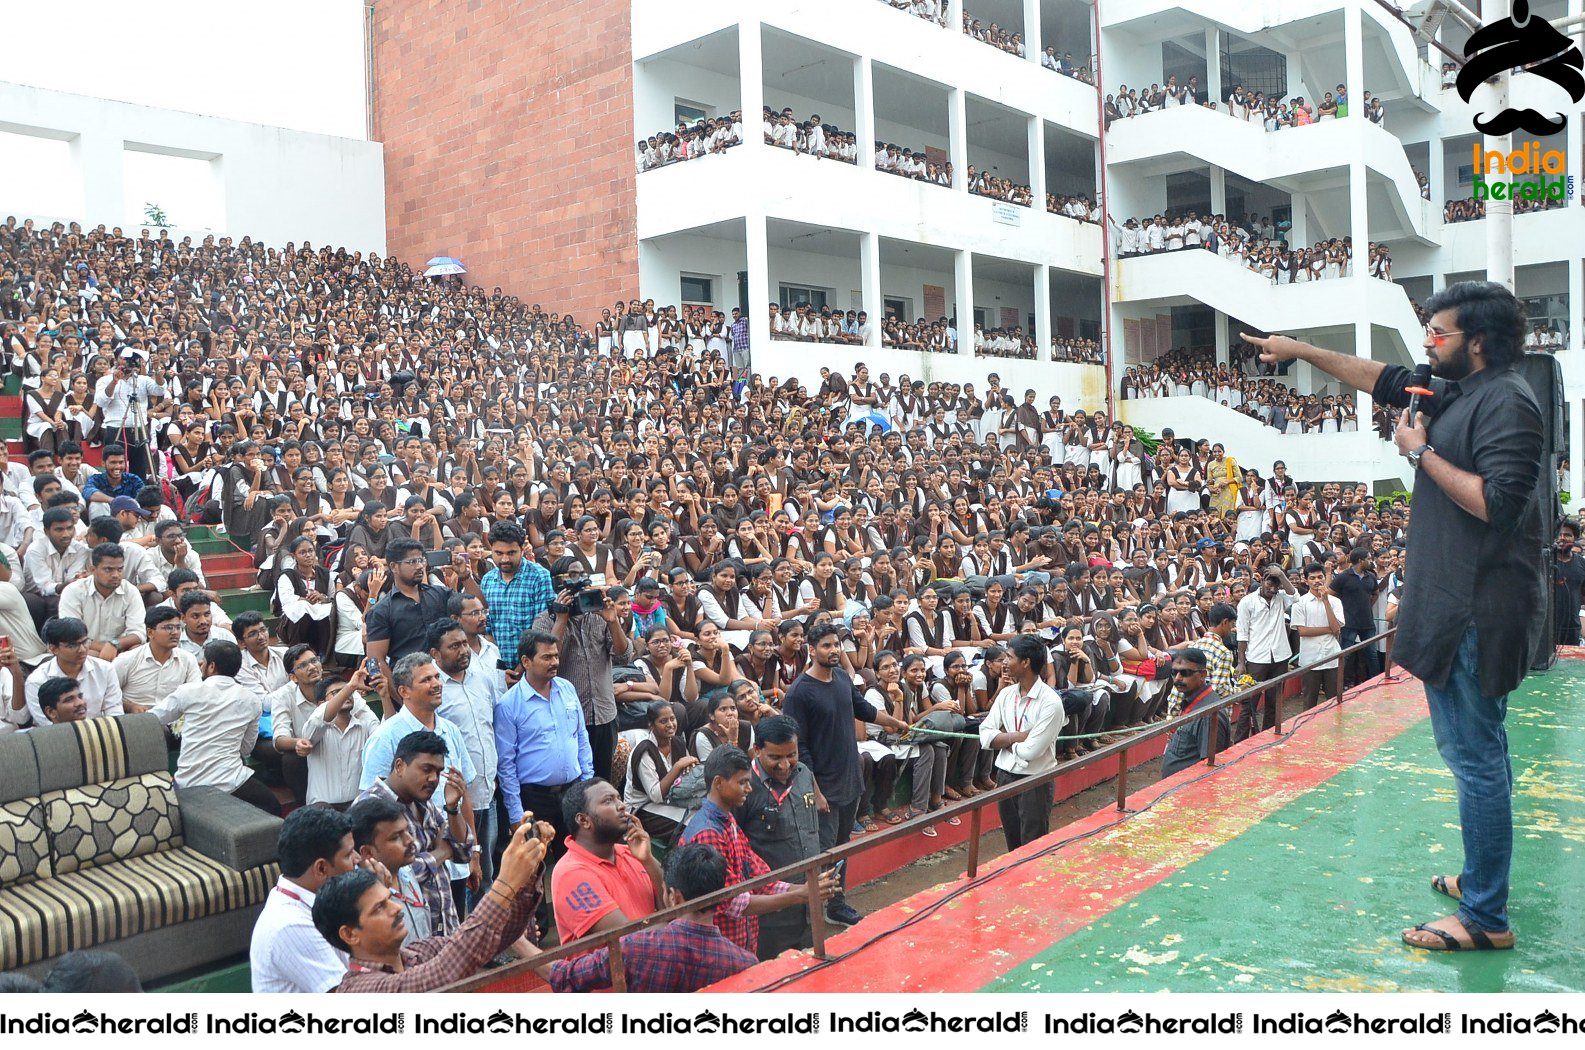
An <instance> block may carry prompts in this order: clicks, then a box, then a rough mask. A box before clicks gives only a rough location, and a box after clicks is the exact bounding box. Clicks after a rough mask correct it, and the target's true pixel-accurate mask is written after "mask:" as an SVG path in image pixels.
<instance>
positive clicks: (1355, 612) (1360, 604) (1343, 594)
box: [1332, 568, 1381, 637]
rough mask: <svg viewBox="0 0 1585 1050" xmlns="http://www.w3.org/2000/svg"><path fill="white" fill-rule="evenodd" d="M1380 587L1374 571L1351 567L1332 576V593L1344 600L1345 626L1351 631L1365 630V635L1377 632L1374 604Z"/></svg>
mask: <svg viewBox="0 0 1585 1050" xmlns="http://www.w3.org/2000/svg"><path fill="white" fill-rule="evenodd" d="M1380 588H1381V585H1380V583H1379V582H1378V581H1377V579H1376V574H1375V573H1374V572H1365V573H1364V574H1360V573H1358V572H1355V571H1354V570H1353V569H1352V568H1349V569H1344V570H1343V571H1342V572H1340V573H1338V574H1337V575H1336V576H1333V577H1332V593H1333V594H1335V595H1337V596H1338V598H1339V599H1340V600H1341V601H1342V602H1343V626H1344V627H1346V628H1347V629H1348V630H1350V631H1360V632H1363V636H1364V637H1369V636H1370V635H1371V634H1374V633H1375V630H1376V612H1375V609H1374V607H1373V604H1374V602H1375V601H1376V592H1377V591H1378V590H1380Z"/></svg>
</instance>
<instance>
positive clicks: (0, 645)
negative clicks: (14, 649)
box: [0, 634, 11, 649]
mask: <svg viewBox="0 0 1585 1050" xmlns="http://www.w3.org/2000/svg"><path fill="white" fill-rule="evenodd" d="M9 648H11V636H10V635H9V634H0V649H9Z"/></svg>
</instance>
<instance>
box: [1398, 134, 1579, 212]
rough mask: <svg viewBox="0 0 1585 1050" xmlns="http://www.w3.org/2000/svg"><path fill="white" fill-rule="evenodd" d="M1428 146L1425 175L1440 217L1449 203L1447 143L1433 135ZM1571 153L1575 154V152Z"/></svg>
mask: <svg viewBox="0 0 1585 1050" xmlns="http://www.w3.org/2000/svg"><path fill="white" fill-rule="evenodd" d="M1577 123H1579V122H1578V121H1577V120H1571V121H1569V134H1573V133H1574V131H1575V127H1574V125H1575V124H1577ZM1427 148H1428V149H1429V151H1430V153H1429V156H1427V157H1426V169H1425V177H1426V178H1427V179H1428V180H1429V181H1430V183H1431V210H1432V213H1433V214H1434V215H1435V216H1437V218H1438V219H1440V217H1441V215H1442V209H1443V208H1444V207H1446V205H1447V183H1446V179H1447V165H1446V164H1445V163H1444V160H1445V159H1446V158H1445V156H1444V152H1445V144H1444V143H1443V142H1442V139H1441V138H1440V137H1438V136H1436V135H1432V136H1431V141H1430V142H1429V143H1427ZM1569 155H1570V156H1573V154H1569Z"/></svg>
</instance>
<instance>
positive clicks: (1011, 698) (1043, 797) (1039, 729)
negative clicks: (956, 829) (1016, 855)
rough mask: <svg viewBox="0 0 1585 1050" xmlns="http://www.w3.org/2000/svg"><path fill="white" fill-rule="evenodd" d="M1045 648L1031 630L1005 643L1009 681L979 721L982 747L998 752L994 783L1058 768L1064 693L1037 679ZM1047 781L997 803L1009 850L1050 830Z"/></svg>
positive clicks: (1006, 678) (1005, 673) (1042, 668)
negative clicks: (983, 719)
mask: <svg viewBox="0 0 1585 1050" xmlns="http://www.w3.org/2000/svg"><path fill="white" fill-rule="evenodd" d="M1045 669H1046V647H1045V644H1044V643H1043V642H1041V641H1040V639H1038V638H1036V637H1035V636H1034V635H1030V634H1020V635H1017V636H1015V637H1014V638H1012V639H1011V640H1010V641H1009V642H1008V643H1007V664H1006V667H1005V668H1004V670H1003V672H1002V679H1003V681H1009V680H1010V681H1011V684H1010V685H1007V686H1005V687H1004V688H1003V689H1002V691H1001V692H999V693H997V694H996V700H995V702H993V703H992V704H991V710H990V713H989V714H988V715H986V716H985V721H984V722H983V723H981V725H980V746H981V747H983V748H986V749H987V750H991V751H995V752H996V759H995V765H996V784H997V786H998V787H1000V786H1002V785H1004V784H1011V783H1013V782H1015V781H1018V780H1023V779H1026V778H1028V777H1035V776H1039V775H1040V774H1042V773H1048V772H1050V771H1051V770H1053V769H1055V768H1056V766H1057V736H1058V735H1059V734H1060V733H1061V732H1062V726H1063V724H1064V722H1065V721H1066V715H1065V714H1064V713H1063V710H1062V697H1060V696H1059V695H1058V694H1057V692H1056V690H1054V689H1052V688H1051V687H1050V686H1049V685H1047V684H1046V683H1045V682H1044V681H1042V680H1041V677H1040V676H1041V674H1042V673H1044V671H1045ZM1051 800H1052V785H1051V782H1050V781H1047V782H1046V783H1045V784H1042V785H1041V786H1040V787H1037V788H1034V789H1032V790H1030V791H1025V792H1024V793H1023V794H1021V795H1017V796H1015V797H1014V798H1012V799H1009V800H1007V801H1005V802H998V803H997V804H996V808H997V811H998V812H999V813H1000V815H1001V818H1002V834H1003V835H1005V836H1006V838H1007V851H1008V852H1009V853H1011V852H1012V851H1013V850H1016V849H1018V848H1019V847H1020V846H1023V845H1026V844H1027V843H1030V842H1033V841H1034V840H1035V839H1038V838H1040V837H1041V836H1042V835H1044V834H1045V833H1046V832H1047V831H1049V830H1050V829H1051Z"/></svg>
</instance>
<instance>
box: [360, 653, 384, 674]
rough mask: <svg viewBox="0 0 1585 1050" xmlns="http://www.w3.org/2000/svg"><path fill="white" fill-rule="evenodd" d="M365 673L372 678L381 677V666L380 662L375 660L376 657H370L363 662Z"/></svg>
mask: <svg viewBox="0 0 1585 1050" xmlns="http://www.w3.org/2000/svg"><path fill="white" fill-rule="evenodd" d="M363 672H364V674H366V675H368V676H369V677H370V678H378V677H379V676H380V664H379V662H378V661H377V660H375V659H374V657H372V656H371V657H369V658H368V659H366V660H364V661H363Z"/></svg>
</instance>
